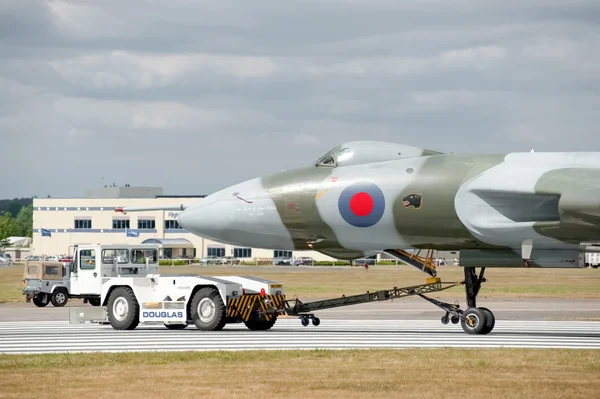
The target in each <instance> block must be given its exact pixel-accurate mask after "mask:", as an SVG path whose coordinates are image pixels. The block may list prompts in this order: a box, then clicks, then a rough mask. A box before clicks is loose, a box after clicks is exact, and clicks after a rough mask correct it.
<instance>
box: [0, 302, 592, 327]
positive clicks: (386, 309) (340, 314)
mask: <svg viewBox="0 0 600 399" xmlns="http://www.w3.org/2000/svg"><path fill="white" fill-rule="evenodd" d="M457 299H458V298H457ZM444 300H446V299H444ZM308 301H309V300H306V301H305V302H308ZM450 302H451V301H450ZM459 302H460V305H461V307H463V308H464V306H465V303H464V302H465V301H464V299H463V298H460V299H459ZM477 302H478V303H477V304H478V306H485V307H487V308H488V309H490V310H491V311H492V312H494V315H495V316H496V320H519V321H522V320H530V321H533V320H589V321H592V320H596V321H600V299H581V300H575V299H548V298H544V299H494V300H492V299H489V300H488V299H485V298H479V299H478V301H477ZM71 306H89V305H82V302H81V300H73V301H70V302H69V303H68V304H67V305H66V306H65V307H63V308H55V307H53V306H52V305H48V306H47V307H45V308H36V307H35V306H34V305H33V304H32V303H24V302H20V303H6V304H0V322H3V321H68V320H69V309H68V308H69V307H71ZM316 314H317V315H318V317H320V318H321V320H326V319H338V320H365V321H367V320H440V318H441V317H442V316H443V315H444V312H443V311H442V310H441V309H439V308H438V307H436V306H434V305H432V304H430V303H429V302H427V301H425V300H423V299H420V298H400V299H397V300H394V301H386V302H372V303H366V304H361V305H352V306H347V307H341V308H337V309H327V310H321V311H318V312H316Z"/></svg>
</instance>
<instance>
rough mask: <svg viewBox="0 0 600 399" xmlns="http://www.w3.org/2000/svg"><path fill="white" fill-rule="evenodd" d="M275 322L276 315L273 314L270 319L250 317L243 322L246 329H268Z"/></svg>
mask: <svg viewBox="0 0 600 399" xmlns="http://www.w3.org/2000/svg"><path fill="white" fill-rule="evenodd" d="M275 322H277V316H276V315H273V316H271V320H261V319H250V320H248V321H245V322H244V324H245V325H246V327H248V330H253V331H266V330H270V329H271V327H273V326H274V325H275Z"/></svg>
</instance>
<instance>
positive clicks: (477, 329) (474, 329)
mask: <svg viewBox="0 0 600 399" xmlns="http://www.w3.org/2000/svg"><path fill="white" fill-rule="evenodd" d="M462 315H463V318H462V319H461V323H460V324H461V327H462V329H463V330H464V331H465V332H466V333H467V334H477V335H479V334H482V333H483V331H485V329H486V326H487V318H486V316H487V314H486V313H485V312H483V311H481V310H480V309H478V308H469V309H467V310H465V311H464V313H463V314H462Z"/></svg>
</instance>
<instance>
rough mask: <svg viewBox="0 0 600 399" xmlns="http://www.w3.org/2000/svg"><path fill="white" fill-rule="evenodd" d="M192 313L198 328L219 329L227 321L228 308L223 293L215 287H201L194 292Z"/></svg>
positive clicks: (205, 329) (206, 329)
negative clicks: (222, 296) (224, 302)
mask: <svg viewBox="0 0 600 399" xmlns="http://www.w3.org/2000/svg"><path fill="white" fill-rule="evenodd" d="M191 313H192V320H193V321H194V324H195V325H196V328H197V329H198V330H203V331H218V330H222V329H223V327H225V324H226V323H227V309H225V305H224V304H223V299H222V298H221V294H219V291H218V290H216V289H214V288H210V287H206V288H201V289H200V290H199V291H198V292H196V294H194V297H193V298H192V303H191Z"/></svg>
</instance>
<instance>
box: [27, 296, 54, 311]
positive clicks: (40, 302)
mask: <svg viewBox="0 0 600 399" xmlns="http://www.w3.org/2000/svg"><path fill="white" fill-rule="evenodd" d="M44 295H45V294H41V295H34V296H33V298H32V299H31V300H32V301H33V304H34V305H35V306H37V307H38V308H43V307H45V306H47V305H48V304H49V303H50V302H48V300H46V301H44Z"/></svg>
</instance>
